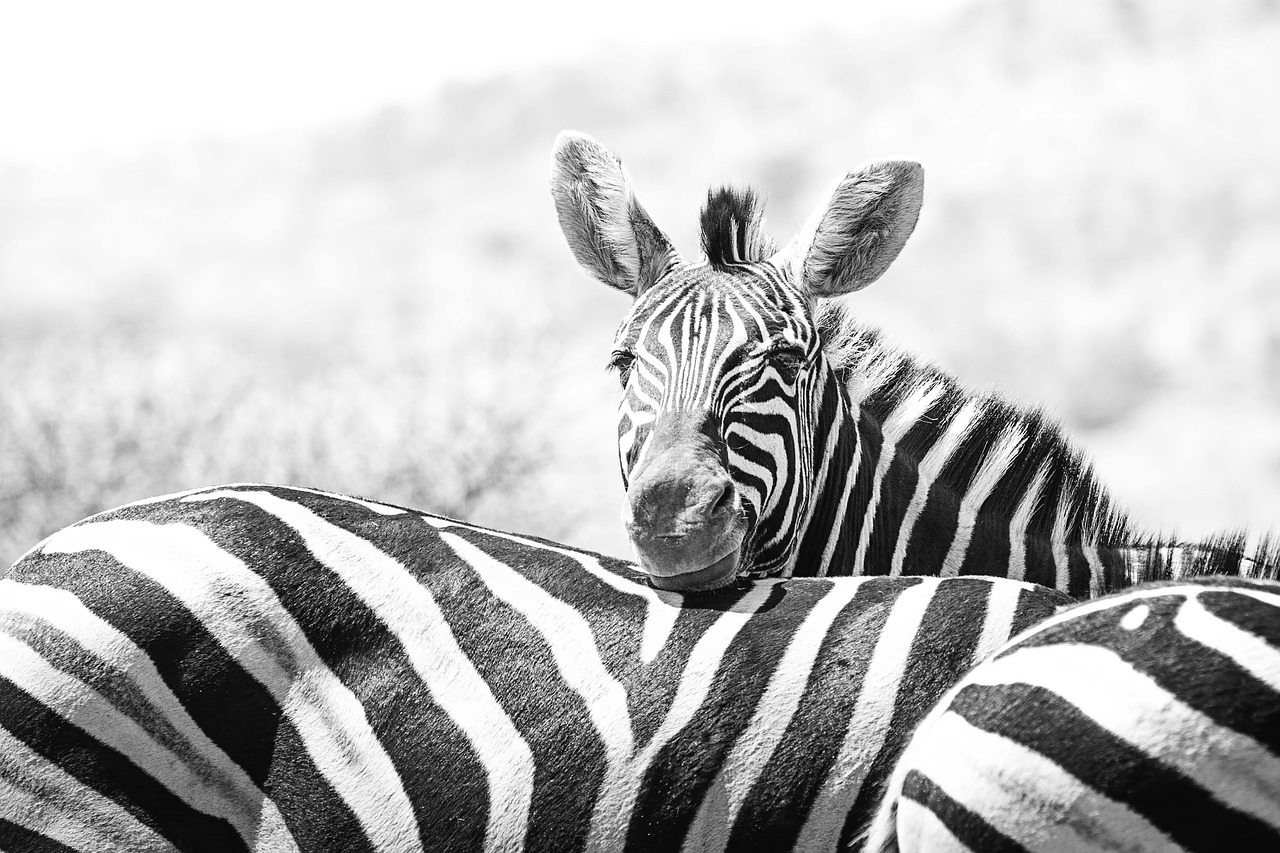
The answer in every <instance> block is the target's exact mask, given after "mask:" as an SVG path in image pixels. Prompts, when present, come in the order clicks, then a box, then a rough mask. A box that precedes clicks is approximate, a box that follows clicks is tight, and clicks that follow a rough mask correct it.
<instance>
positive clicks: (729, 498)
mask: <svg viewBox="0 0 1280 853" xmlns="http://www.w3.org/2000/svg"><path fill="white" fill-rule="evenodd" d="M732 508H733V481H732V480H731V481H729V482H728V483H727V484H725V487H724V489H723V490H722V491H721V492H720V497H719V498H718V499H717V500H716V502H715V505H714V506H712V507H711V512H712V514H713V515H714V514H715V513H718V512H721V511H725V512H727V511H728V510H730V509H732Z"/></svg>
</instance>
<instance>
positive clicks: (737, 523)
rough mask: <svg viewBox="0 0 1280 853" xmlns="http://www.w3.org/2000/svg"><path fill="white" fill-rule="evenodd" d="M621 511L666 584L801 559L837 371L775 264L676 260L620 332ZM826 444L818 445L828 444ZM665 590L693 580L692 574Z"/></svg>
mask: <svg viewBox="0 0 1280 853" xmlns="http://www.w3.org/2000/svg"><path fill="white" fill-rule="evenodd" d="M612 366H613V367H615V368H616V369H617V370H618V373H619V378H620V380H621V383H622V396H621V400H620V402H619V406H618V459H619V464H620V467H621V470H622V478H623V483H624V484H625V486H626V488H627V500H626V503H625V505H624V507H623V520H624V523H625V524H626V526H627V530H628V534H629V536H630V538H631V541H632V544H633V546H634V547H635V550H636V553H637V556H638V557H639V559H640V562H641V565H643V566H644V568H645V569H646V570H647V571H649V572H650V574H651V576H652V577H653V578H654V579H655V583H657V584H658V585H660V586H662V585H663V583H664V581H667V580H668V579H670V578H685V577H686V576H689V575H692V574H693V573H698V572H703V571H705V570H706V569H708V568H709V567H712V566H714V565H716V564H717V563H719V567H718V570H717V571H716V572H714V573H713V575H712V576H710V577H704V578H701V581H704V582H706V583H707V584H711V583H724V582H726V581H727V580H729V579H731V578H732V577H733V576H734V575H736V574H738V573H742V572H746V571H751V572H768V571H774V570H777V569H779V568H780V567H783V566H785V565H786V564H787V562H788V560H790V559H792V558H793V557H794V551H795V546H796V543H797V541H798V536H797V535H796V530H795V528H796V525H795V524H794V522H795V520H796V519H798V518H800V517H801V516H802V514H803V511H804V509H805V508H806V507H807V506H808V502H809V497H810V494H809V492H810V491H811V490H812V487H813V484H812V468H813V464H814V459H813V455H814V452H815V451H814V449H813V448H812V447H809V446H808V445H809V444H810V443H811V441H810V440H809V439H810V437H811V436H812V435H813V434H814V433H815V430H814V428H813V427H814V424H815V423H816V419H817V418H818V417H819V416H820V410H821V407H822V406H823V405H824V402H825V403H826V404H831V403H832V402H834V400H835V399H838V397H839V394H838V392H836V393H835V394H833V395H831V396H830V399H827V398H828V394H827V392H828V391H829V390H831V389H830V388H829V387H828V383H829V381H830V379H831V372H830V370H829V368H828V367H827V365H826V362H825V360H824V359H823V356H822V352H821V346H820V341H819V338H818V334H817V330H816V328H815V326H814V323H813V321H812V319H811V317H810V314H809V306H808V304H807V302H806V300H805V299H804V298H803V297H802V296H801V295H800V293H799V292H798V291H797V290H796V289H795V288H794V287H793V286H791V285H790V284H789V283H788V281H787V279H786V277H785V273H784V272H783V271H781V270H779V269H778V268H777V267H775V266H773V265H771V264H769V263H752V264H739V265H736V266H734V267H733V268H728V269H714V268H712V267H710V266H709V265H706V264H698V265H692V266H685V267H679V268H676V269H673V270H672V271H671V272H670V273H669V274H668V275H667V276H666V277H665V278H664V279H663V280H661V281H659V282H658V283H657V284H656V285H655V286H654V287H653V288H651V289H650V290H649V291H647V292H646V293H644V294H643V295H641V297H640V298H639V299H637V301H636V302H635V304H634V305H633V307H632V310H631V312H630V313H629V315H628V316H627V318H626V319H625V320H624V321H623V323H622V325H621V327H620V328H619V331H618V334H617V336H616V339H615V341H614V348H613V359H612ZM819 450H820V449H819ZM668 588H680V589H689V586H687V585H685V580H678V581H672V582H670V585H669V587H668Z"/></svg>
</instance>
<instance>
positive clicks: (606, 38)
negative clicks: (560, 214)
mask: <svg viewBox="0 0 1280 853" xmlns="http://www.w3.org/2000/svg"><path fill="white" fill-rule="evenodd" d="M963 2H966V0H927V2H922V0H917V2H913V3H911V4H885V3H875V4H870V3H868V4H864V10H865V11H862V10H859V11H855V9H856V6H855V4H854V3H851V2H849V0H844V2H838V0H837V1H836V2H831V1H830V0H789V2H787V3H786V4H783V5H781V6H780V5H778V4H768V5H763V4H762V5H761V6H760V7H759V8H758V10H757V9H754V8H753V4H752V3H750V2H746V1H745V0H744V1H743V2H737V3H721V4H713V3H706V2H702V0H646V2H644V3H627V4H625V5H623V4H616V5H615V4H609V3H605V2H601V0H537V2H528V0H525V2H514V3H507V2H499V3H496V4H493V3H483V2H470V3H468V2H466V0H462V2H454V3H448V4H445V3H441V2H439V0H435V2H430V3H426V2H418V3H410V2H401V1H400V0H359V2H324V0H311V2H297V0H219V2H217V3H199V4H197V3H191V2H185V1H184V0H108V2H103V0H89V2H85V0H0V161H3V160H8V161H10V162H13V161H19V162H22V161H25V162H44V163H56V162H59V161H63V160H66V159H68V158H72V157H75V156H77V155H79V154H83V153H85V152H88V151H94V150H101V149H108V150H115V151H127V150H134V149H139V148H144V147H147V146H149V145H152V144H155V143H156V142H159V141H164V140H172V139H181V138H187V137H193V136H199V135H203V134H206V133H217V134H220V135H232V136H234V135H240V134H246V133H255V132H260V131H271V130H280V129H286V128H294V127H304V126H310V125H315V124H320V123H322V122H324V121H326V120H331V119H335V118H340V117H344V116H350V115H360V114H363V113H366V112H369V111H372V110H373V109H375V108H377V107H378V106H380V105H382V104H385V103H388V102H393V101H405V100H411V99H416V98H422V97H424V96H426V95H428V94H429V93H430V92H431V91H432V90H433V89H434V88H436V87H437V86H438V85H440V84H441V83H442V82H444V81H447V80H449V79H454V78H459V77H476V76H481V75H484V74H486V73H490V72H494V71H497V70H502V69H510V68H518V67H527V66H530V65H537V64H543V63H548V62H559V61H566V60H573V59H577V58H581V57H583V56H587V55H592V54H595V53H597V52H599V51H600V50H601V49H602V48H605V47H607V46H609V45H610V44H614V45H617V44H621V43H626V44H635V45H666V44H673V43H678V42H684V41H691V40H692V41H697V40H703V39H708V40H709V39H721V38H733V37H740V36H743V35H755V36H763V35H766V34H768V35H769V36H771V37H772V36H783V35H788V34H794V33H796V32H801V31H804V30H811V29H814V28H816V27H822V28H823V29H832V28H835V29H841V30H848V31H857V30H866V29H868V28H870V27H873V26H877V25H884V24H885V23H886V21H885V18H886V16H889V15H896V16H897V17H900V16H901V15H904V14H909V15H911V16H913V17H920V16H922V15H926V14H937V13H938V11H939V10H941V9H947V8H952V7H955V6H957V5H960V4H961V3H963ZM894 5H897V6H903V5H905V6H908V7H909V9H908V10H907V11H904V12H898V13H893V12H890V11H886V10H885V7H888V6H894ZM442 7H444V8H442ZM780 8H782V9H785V11H784V12H782V13H781V14H780V13H779V11H778V10H779V9H780ZM622 10H625V12H624V11H622ZM873 10H875V11H873ZM766 16H767V17H766Z"/></svg>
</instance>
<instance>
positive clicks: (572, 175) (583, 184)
mask: <svg viewBox="0 0 1280 853" xmlns="http://www.w3.org/2000/svg"><path fill="white" fill-rule="evenodd" d="M551 196H552V198H554V199H555V203H556V215H557V216H558V217H559V219H560V228H561V230H562V231H564V236H565V239H566V240H568V241H569V248H570V249H571V250H573V254H574V257H576V258H577V259H578V263H580V264H582V266H583V268H584V269H586V271H587V272H588V273H590V274H591V275H592V276H593V277H595V278H597V279H599V280H600V281H602V282H604V283H605V284H607V285H609V286H610V287H616V288H617V289H618V290H623V291H626V292H627V293H630V294H631V295H632V296H639V295H640V294H641V293H643V292H644V291H645V290H647V289H648V288H649V287H651V286H652V285H653V283H654V282H656V281H657V280H658V279H660V278H661V277H662V276H663V275H664V274H665V273H666V272H667V270H669V269H670V268H671V267H672V266H673V265H675V264H676V263H678V262H679V255H678V254H677V253H676V251H675V248H674V247H673V246H672V244H671V241H670V240H668V239H667V237H666V235H665V234H663V233H662V231H660V230H659V229H658V226H656V225H654V224H653V220H651V219H650V218H649V214H647V213H645V210H644V208H643V207H641V206H640V202H639V201H637V200H636V197H635V193H634V192H633V191H632V189H631V179H630V178H629V177H628V176H627V172H626V170H625V169H623V168H622V161H620V160H619V159H618V158H617V157H615V156H613V154H611V153H609V150H608V149H606V148H605V147H604V146H603V145H601V144H600V143H599V142H596V141H595V140H594V139H592V138H591V137H589V136H587V135H585V134H582V133H577V132H574V131H570V130H566V131H562V132H561V133H560V135H559V136H557V137H556V143H555V148H554V152H553V155H552V162H551Z"/></svg>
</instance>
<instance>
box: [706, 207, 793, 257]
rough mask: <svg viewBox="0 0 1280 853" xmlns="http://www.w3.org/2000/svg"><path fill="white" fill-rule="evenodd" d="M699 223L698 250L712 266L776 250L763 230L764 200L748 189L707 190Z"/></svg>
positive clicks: (770, 236)
mask: <svg viewBox="0 0 1280 853" xmlns="http://www.w3.org/2000/svg"><path fill="white" fill-rule="evenodd" d="M701 224H702V251H703V252H704V253H706V256H707V261H708V262H710V264H711V266H712V267H713V268H715V269H724V268H725V267H728V266H732V265H733V264H742V263H752V262H755V261H764V260H767V259H768V258H769V257H771V256H772V255H773V253H774V252H776V251H777V250H778V247H777V244H776V243H775V242H774V239H773V236H772V235H771V234H769V233H768V231H766V230H765V225H764V201H763V199H761V198H760V196H759V195H758V194H757V193H756V192H755V190H752V189H750V188H748V189H744V190H736V189H733V188H731V187H721V188H720V189H718V190H716V189H713V190H708V191H707V203H706V205H705V206H704V207H703V208H702V215H701Z"/></svg>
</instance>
